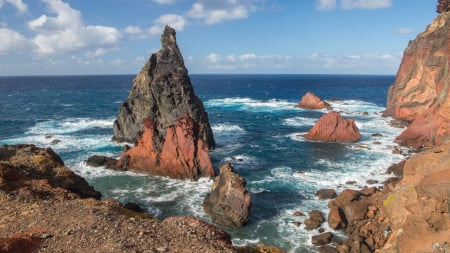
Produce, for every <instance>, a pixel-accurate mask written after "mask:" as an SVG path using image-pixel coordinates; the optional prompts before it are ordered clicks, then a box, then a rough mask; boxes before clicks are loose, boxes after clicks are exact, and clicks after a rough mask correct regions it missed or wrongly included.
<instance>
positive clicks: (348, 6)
mask: <svg viewBox="0 0 450 253" xmlns="http://www.w3.org/2000/svg"><path fill="white" fill-rule="evenodd" d="M391 6H392V0H340V7H341V8H342V9H343V10H353V9H364V10H370V9H381V8H388V7H391ZM336 7H337V0H316V9H317V10H319V11H329V10H333V9H335V8H336Z"/></svg>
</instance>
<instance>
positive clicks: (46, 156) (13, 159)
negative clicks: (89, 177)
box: [0, 145, 101, 199]
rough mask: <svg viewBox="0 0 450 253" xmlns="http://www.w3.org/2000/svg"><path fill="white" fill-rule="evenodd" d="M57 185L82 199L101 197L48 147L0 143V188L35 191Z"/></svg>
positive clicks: (43, 192) (43, 191) (41, 190)
mask: <svg viewBox="0 0 450 253" xmlns="http://www.w3.org/2000/svg"><path fill="white" fill-rule="evenodd" d="M48 187H60V188H63V189H66V190H69V191H70V192H72V193H74V194H77V195H79V196H80V197H82V198H96V199H99V198H100V197H101V193H100V192H98V191H96V190H94V188H93V187H92V186H90V185H89V184H88V183H87V182H86V180H84V178H82V177H80V176H78V175H76V174H75V173H73V172H72V171H71V170H70V169H69V168H67V167H65V166H64V162H63V161H62V160H61V158H60V157H59V156H58V155H57V154H56V153H55V152H54V151H53V150H52V149H51V148H46V149H44V148H38V147H36V146H34V145H14V146H0V190H5V191H16V190H25V189H28V190H25V191H37V192H42V194H43V195H44V196H45V189H46V188H48Z"/></svg>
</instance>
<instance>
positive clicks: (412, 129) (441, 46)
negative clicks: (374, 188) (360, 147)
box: [384, 12, 450, 148]
mask: <svg viewBox="0 0 450 253" xmlns="http://www.w3.org/2000/svg"><path fill="white" fill-rule="evenodd" d="M449 37H450V13H449V12H445V13H442V14H440V15H439V16H438V17H436V19H435V20H434V21H433V22H432V23H431V24H430V25H429V26H428V27H427V29H426V30H425V31H424V32H422V33H420V34H419V35H418V36H417V37H416V39H415V40H413V41H410V43H409V45H408V47H407V48H406V50H405V52H404V53H403V58H402V62H401V65H400V68H399V70H398V73H397V78H396V80H395V83H394V84H393V85H392V86H391V87H390V89H389V94H388V99H387V105H386V111H385V113H384V114H385V116H392V117H394V118H396V119H402V120H405V121H408V122H411V124H410V125H409V127H408V128H407V129H406V130H405V131H404V132H403V133H402V134H401V135H400V136H398V137H397V139H396V142H398V143H399V144H401V145H405V146H411V147H415V148H420V147H423V146H426V147H431V146H435V145H439V144H441V143H442V142H443V141H444V139H445V138H446V137H447V136H448V135H449V134H450V117H449V115H450V93H449V91H450V81H449V80H450V44H449V43H448V40H449Z"/></svg>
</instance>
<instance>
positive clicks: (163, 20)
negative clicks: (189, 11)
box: [148, 14, 187, 35]
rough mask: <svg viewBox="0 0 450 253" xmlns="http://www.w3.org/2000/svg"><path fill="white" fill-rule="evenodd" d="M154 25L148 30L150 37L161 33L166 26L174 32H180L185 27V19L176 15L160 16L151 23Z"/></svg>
mask: <svg viewBox="0 0 450 253" xmlns="http://www.w3.org/2000/svg"><path fill="white" fill-rule="evenodd" d="M153 23H155V24H154V25H153V26H152V27H150V29H149V30H148V31H149V33H150V35H159V34H161V33H162V31H163V29H164V27H165V26H166V25H169V26H171V27H172V28H173V29H175V30H176V31H182V30H183V29H184V26H185V25H186V23H187V22H186V19H185V18H184V17H182V16H180V15H176V14H165V15H161V16H160V17H159V18H158V19H156V20H155V21H153Z"/></svg>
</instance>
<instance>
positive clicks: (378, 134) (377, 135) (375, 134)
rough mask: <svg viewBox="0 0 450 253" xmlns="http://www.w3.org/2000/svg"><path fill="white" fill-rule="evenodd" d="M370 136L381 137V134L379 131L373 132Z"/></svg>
mask: <svg viewBox="0 0 450 253" xmlns="http://www.w3.org/2000/svg"><path fill="white" fill-rule="evenodd" d="M371 136H372V137H382V136H383V135H382V134H380V133H374V134H372V135H371Z"/></svg>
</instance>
